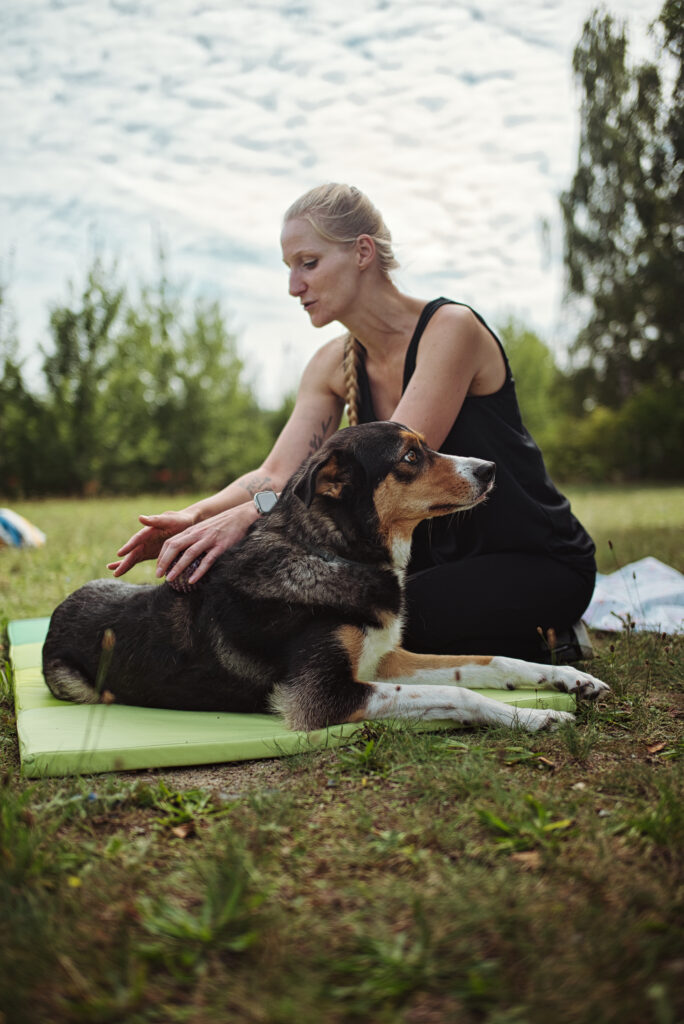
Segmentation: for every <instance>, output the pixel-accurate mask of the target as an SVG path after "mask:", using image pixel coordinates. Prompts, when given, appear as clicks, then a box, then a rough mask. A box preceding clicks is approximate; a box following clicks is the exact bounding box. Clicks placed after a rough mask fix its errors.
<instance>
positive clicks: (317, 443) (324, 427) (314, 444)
mask: <svg viewBox="0 0 684 1024" xmlns="http://www.w3.org/2000/svg"><path fill="white" fill-rule="evenodd" d="M331 423H332V416H329V417H328V419H327V421H326V422H325V423H324V422H323V420H321V432H320V434H317V433H316V431H315V430H314V432H313V434H312V435H311V440H310V441H309V451H310V452H311V453H312V454H313V453H314V452H317V451H318V449H319V448H320V447H321V445H322V444H323V442H324V441H325V439H326V437H327V435H328V428H329V427H330V424H331Z"/></svg>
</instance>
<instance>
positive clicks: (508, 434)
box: [109, 185, 596, 661]
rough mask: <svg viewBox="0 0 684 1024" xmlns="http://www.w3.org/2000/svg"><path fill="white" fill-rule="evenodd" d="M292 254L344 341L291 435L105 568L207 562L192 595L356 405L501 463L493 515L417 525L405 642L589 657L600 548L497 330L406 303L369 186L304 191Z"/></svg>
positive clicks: (327, 361)
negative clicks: (586, 632) (584, 650)
mask: <svg viewBox="0 0 684 1024" xmlns="http://www.w3.org/2000/svg"><path fill="white" fill-rule="evenodd" d="M281 244H282V251H283V259H284V262H285V264H286V265H287V266H288V268H289V274H290V294H291V295H293V296H294V297H295V298H297V299H299V301H300V303H301V304H302V306H303V308H304V310H305V312H306V313H307V314H308V316H309V319H310V321H311V323H312V324H313V325H314V326H315V327H325V326H327V325H328V324H330V323H332V322H333V321H339V322H340V323H342V324H343V325H344V327H345V328H346V329H347V332H348V333H345V334H344V335H341V336H339V337H337V338H334V339H333V340H332V341H329V342H327V344H325V345H323V346H322V347H321V348H320V349H319V350H318V351H317V352H316V353H315V355H314V356H313V358H312V359H311V361H310V362H309V364H308V365H307V367H306V369H305V371H304V374H303V376H302V381H301V385H300V388H299V391H298V395H297V400H296V404H295V407H294V410H293V412H292V415H291V417H290V419H289V421H288V423H287V424H286V426H285V427H284V429H283V431H282V433H281V434H280V437H279V438H278V440H277V441H276V443H275V445H274V447H273V449H272V451H271V452H270V454H269V455H268V456H267V457H266V459H265V460H264V462H263V463H262V465H261V466H260V467H259V468H258V469H257V470H256V471H255V472H252V473H246V474H245V475H243V476H242V477H240V478H239V479H238V480H235V481H234V482H233V483H231V484H230V485H229V486H227V487H226V488H224V489H223V490H222V491H220V492H219V493H218V494H215V495H213V496H212V497H210V498H205V499H204V500H202V501H200V502H197V503H196V504H194V505H190V506H188V507H187V508H186V509H184V510H182V511H180V512H164V513H162V514H160V515H154V516H140V521H141V522H142V523H143V524H144V525H143V529H141V530H140V531H138V533H136V534H135V535H134V536H133V537H132V538H131V539H130V540H129V541H128V543H127V544H125V545H124V546H123V547H122V548H121V550H120V551H119V558H120V561H117V562H112V563H110V565H109V568H110V569H113V570H114V574H115V575H116V576H121V575H122V574H123V573H125V572H127V571H128V569H130V568H131V566H133V565H135V564H136V563H137V562H139V561H141V560H144V559H147V558H155V557H156V558H157V576H158V577H161V576H164V575H166V578H167V581H168V582H170V583H172V584H173V582H174V580H176V581H177V580H178V577H179V575H180V574H181V573H183V572H184V570H186V569H187V567H188V566H190V565H191V564H192V563H194V561H195V560H196V559H198V558H199V557H200V556H203V558H202V561H201V563H200V564H198V565H197V566H196V567H195V568H194V569H193V570H191V573H190V576H189V583H190V584H193V583H196V582H197V581H198V580H199V579H200V578H201V576H202V575H203V574H204V573H205V572H206V571H207V570H208V569H209V568H210V566H211V565H212V563H213V562H214V561H215V559H216V558H217V557H218V555H219V554H221V552H223V551H225V550H226V549H227V548H228V547H230V546H231V545H232V544H235V543H236V542H237V541H238V540H240V538H241V537H243V536H244V534H245V532H246V531H247V529H248V528H249V526H250V525H251V524H252V522H254V520H255V518H256V516H257V515H258V514H259V513H258V511H257V509H256V507H255V505H254V503H253V501H252V498H253V496H254V494H255V493H256V492H258V491H262V490H265V489H269V490H273V491H279V490H280V489H281V488H282V487H283V486H284V484H285V482H286V481H287V480H288V478H289V477H290V476H291V475H292V473H293V472H294V471H295V469H297V467H298V466H299V465H300V464H301V462H302V461H303V460H304V458H305V457H306V456H307V455H308V454H310V453H311V451H313V450H315V449H316V448H317V447H319V446H320V445H321V444H322V442H323V441H324V440H325V438H326V437H328V436H329V435H330V434H332V433H333V432H334V431H335V430H337V428H338V426H339V424H340V420H341V417H342V413H343V410H344V407H345V404H346V405H347V407H348V413H349V420H350V422H351V423H355V422H369V421H372V420H379V419H380V420H381V419H392V420H396V421H398V422H400V423H404V424H406V425H407V426H409V427H412V428H413V429H415V430H419V431H421V432H422V433H423V434H424V436H425V438H426V439H427V442H428V444H429V445H430V446H431V447H433V448H436V449H439V450H441V451H444V452H447V453H451V454H459V455H468V456H476V457H478V458H482V459H487V460H491V461H493V462H495V463H496V466H497V478H496V479H497V484H496V489H495V491H494V494H493V496H492V497H491V498H490V499H489V501H488V503H487V504H486V505H484V506H481V507H480V508H478V509H476V510H474V511H473V512H470V513H468V516H467V517H463V518H460V519H456V520H454V519H453V518H452V517H448V518H446V519H440V520H434V521H433V522H431V523H429V524H427V523H424V524H421V526H419V527H418V530H417V531H416V534H415V536H414V544H413V549H412V558H411V563H410V566H409V574H408V579H407V607H408V616H407V627H406V636H405V645H406V646H407V647H409V648H410V649H413V650H416V651H431V652H435V653H440V652H443V653H473V654H477V653H487V654H506V655H509V656H511V657H520V658H527V659H529V660H533V661H539V660H543V659H544V654H545V652H546V654H547V656H548V643H549V638H550V640H551V646H553V645H554V639H553V638H554V637H558V638H559V640H558V648H557V650H556V656H557V655H558V654H561V655H563V654H564V655H565V657H566V658H568V659H570V658H576V657H578V656H579V653H580V652H579V651H577V650H576V649H573V636H572V632H571V624H572V623H575V622H577V620H579V618H580V616H581V614H582V612H583V611H584V609H585V608H586V606H587V605H588V603H589V600H590V598H591V595H592V592H593V587H594V578H595V571H596V570H595V562H594V544H593V542H592V540H591V538H590V537H589V536H588V534H587V533H586V531H585V530H584V529H583V527H582V526H581V525H580V524H579V523H578V522H577V520H576V519H575V518H574V516H573V515H572V514H571V512H570V506H569V503H568V502H567V500H566V499H565V498H564V497H563V496H562V495H561V494H560V493H559V492H558V491H557V490H556V488H555V487H554V486H553V484H552V483H551V481H550V479H549V477H548V475H547V473H546V470H545V467H544V463H543V459H542V456H541V453H540V451H539V449H538V448H537V446H536V445H535V444H534V442H533V441H532V439H531V437H530V436H529V434H528V433H527V431H526V430H525V428H524V426H523V424H522V422H521V419H520V413H519V410H518V405H517V400H516V397H515V388H514V383H513V378H512V376H511V372H510V369H509V366H508V362H507V359H506V356H505V353H504V351H503V348H502V346H501V343H500V342H499V340H498V339H497V338H496V336H495V335H494V333H493V332H492V331H491V330H490V329H489V327H488V326H487V325H486V323H485V322H484V320H483V319H482V318H481V317H480V316H479V314H477V313H475V312H474V311H472V310H471V309H470V308H469V307H467V306H465V305H463V304H460V303H455V302H452V301H450V300H447V299H437V300H433V301H432V302H429V303H426V302H425V301H423V300H421V299H415V298H413V297H411V296H409V295H406V294H404V293H403V292H401V291H399V289H398V288H397V287H396V285H395V284H394V282H393V280H392V278H391V276H390V272H391V270H393V269H394V268H395V267H396V266H397V262H396V260H395V258H394V255H393V253H392V244H391V237H390V233H389V231H388V230H387V228H386V226H385V224H384V222H383V220H382V217H381V216H380V214H379V212H378V211H377V210H376V209H375V207H374V206H373V205H372V204H371V203H370V201H369V200H368V199H367V198H366V196H364V195H363V194H362V193H361V192H359V190H358V189H355V188H350V187H348V186H346V185H324V186H321V187H319V188H316V189H312V190H311V191H310V192H307V193H306V194H305V195H304V196H302V197H301V199H299V200H298V201H297V202H296V203H294V204H293V206H291V207H290V209H289V210H288V211H287V213H286V214H285V218H284V223H283V230H282V236H281ZM176 559H177V561H175V560H176ZM174 562H175V564H173V567H172V563H174ZM187 575H188V574H187V573H186V574H185V576H186V577H187ZM564 645H565V646H564Z"/></svg>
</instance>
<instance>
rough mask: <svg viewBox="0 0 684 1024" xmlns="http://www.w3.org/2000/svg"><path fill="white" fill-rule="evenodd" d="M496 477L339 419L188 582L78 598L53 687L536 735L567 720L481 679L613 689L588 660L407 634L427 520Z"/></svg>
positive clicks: (86, 697) (119, 587)
mask: <svg viewBox="0 0 684 1024" xmlns="http://www.w3.org/2000/svg"><path fill="white" fill-rule="evenodd" d="M494 476H495V467H494V465H493V463H491V462H483V461H481V460H479V459H473V458H460V457H454V456H450V455H443V454H441V453H438V452H435V451H432V450H431V449H429V448H428V446H427V444H426V443H425V441H424V439H423V438H422V437H421V436H420V435H419V434H418V433H416V432H414V431H412V430H409V429H408V428H406V427H404V426H401V425H400V424H397V423H393V422H379V423H373V424H365V425H362V426H356V427H348V428H346V429H344V430H340V431H338V432H337V433H335V434H334V435H333V436H332V437H330V438H329V439H328V440H327V441H326V442H325V443H324V444H323V445H322V446H321V447H320V448H319V449H318V451H317V452H315V453H314V454H313V455H312V456H310V457H309V459H308V460H307V461H306V462H305V463H303V465H302V466H301V467H300V469H299V470H298V471H297V472H296V473H295V474H294V476H293V477H292V478H291V479H290V481H289V482H288V483H287V485H286V486H285V488H284V489H283V492H282V494H281V496H280V499H279V500H278V501H277V503H276V504H275V505H274V507H273V508H272V510H271V511H269V512H267V513H266V514H264V515H263V516H261V518H259V519H258V520H257V521H256V522H255V523H254V525H253V526H252V527H251V528H250V530H249V531H248V533H247V535H246V536H245V537H244V539H243V540H242V541H240V542H239V543H238V544H236V545H235V546H234V547H232V548H230V549H229V550H228V551H226V552H225V553H224V554H222V555H221V556H220V557H219V558H218V559H217V560H216V562H215V563H214V565H213V566H212V567H211V569H210V570H209V571H208V572H207V574H206V575H205V576H204V577H202V578H201V579H200V581H199V582H198V584H197V585H196V586H195V587H194V588H192V589H190V590H189V592H187V593H178V592H177V591H176V590H174V589H172V587H171V586H170V585H168V584H166V583H164V584H149V585H132V584H126V583H122V582H121V581H118V580H94V581H92V582H90V583H87V584H86V585H85V586H83V587H81V588H80V589H79V590H77V591H75V592H74V593H73V594H71V596H69V597H67V598H66V600H65V601H64V602H63V603H62V604H60V605H59V607H58V608H57V609H56V610H55V612H54V614H53V615H52V619H51V622H50V627H49V630H48V634H47V637H46V640H45V644H44V648H43V672H44V675H45V679H46V682H47V684H48V686H49V688H50V690H51V691H52V693H53V694H54V695H55V696H56V697H59V698H62V699H64V700H71V701H78V702H84V703H95V702H98V701H101V700H102V699H103V693H104V695H105V698H106V699H107V700H108V701H111V700H116V701H117V702H119V703H123V704H134V705H138V706H144V707H160V708H172V709H184V710H198V711H230V712H253V713H267V712H273V713H278V714H280V715H282V716H283V717H284V719H285V721H286V723H287V725H288V726H289V727H290V728H292V729H297V730H307V731H309V730H314V729H319V728H322V727H325V726H329V725H334V724H338V723H343V722H359V721H364V720H375V719H412V720H430V719H450V720H453V721H457V722H463V723H471V724H472V723H485V724H487V723H489V724H496V725H501V724H504V725H517V726H521V727H523V728H525V729H527V730H530V731H536V730H537V729H541V728H544V727H546V726H550V725H552V724H554V723H558V722H562V721H564V720H567V719H571V718H572V716H571V715H569V714H567V713H565V712H561V711H556V710H548V709H547V710H542V709H536V708H516V707H513V706H509V705H507V704H504V703H500V702H498V701H495V700H492V699H490V698H487V697H485V696H483V695H482V694H480V693H477V692H476V691H475V690H472V689H468V687H469V686H475V687H478V688H485V689H486V688H497V689H516V688H517V687H519V686H527V687H535V686H545V685H548V684H550V685H552V686H553V687H555V688H557V689H558V690H561V691H564V692H568V693H575V694H577V695H579V696H582V697H590V698H593V697H596V696H598V695H599V694H600V693H602V692H604V691H605V690H607V689H608V687H607V686H606V685H605V684H604V683H602V682H601V681H600V680H598V679H596V678H594V677H593V676H591V675H589V674H588V673H585V672H580V671H578V670H577V669H575V668H570V667H567V666H563V667H561V666H549V665H537V664H532V663H530V662H523V661H518V660H515V659H512V658H506V657H495V656H487V657H483V656H472V657H469V656H458V655H453V656H452V655H434V656H433V655H421V654H413V653H411V652H409V651H406V650H403V649H402V647H401V646H400V641H401V635H402V616H403V611H404V597H403V582H404V575H405V572H406V567H407V564H408V561H409V557H410V552H411V536H412V533H413V530H414V528H415V527H416V525H417V524H418V523H419V522H421V521H422V520H423V519H426V518H431V517H434V516H442V515H448V514H450V513H453V512H457V511H460V510H463V509H470V508H473V507H474V506H476V505H477V504H479V503H480V502H482V501H484V500H485V499H486V497H487V495H488V494H489V493H490V491H491V490H492V488H493V486H494ZM112 643H113V648H112ZM104 665H106V678H103V675H104V669H103V666H104ZM105 687H106V689H105Z"/></svg>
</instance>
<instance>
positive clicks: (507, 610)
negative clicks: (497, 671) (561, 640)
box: [404, 552, 595, 661]
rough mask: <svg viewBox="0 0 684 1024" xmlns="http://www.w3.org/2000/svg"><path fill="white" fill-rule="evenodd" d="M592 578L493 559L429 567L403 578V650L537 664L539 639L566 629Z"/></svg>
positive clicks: (528, 559) (545, 561)
mask: <svg viewBox="0 0 684 1024" xmlns="http://www.w3.org/2000/svg"><path fill="white" fill-rule="evenodd" d="M594 582H595V575H594V574H593V573H592V572H590V571H587V572H580V571H578V570H577V569H572V568H570V567H569V566H567V565H564V564H563V563H562V562H557V561H556V560H555V559H553V558H549V557H547V556H544V555H531V554H523V553H517V552H515V553H499V554H491V555H479V556H477V557H474V558H465V559H463V560H462V561H457V562H448V563H445V564H444V565H436V566H433V567H431V568H429V569H423V570H422V571H421V572H417V573H413V574H411V575H409V576H408V577H407V583H406V598H407V611H408V615H407V623H406V628H405V630H404V647H406V648H407V649H408V650H410V651H417V652H421V653H431V654H504V655H508V656H509V657H511V658H523V659H525V660H526V661H544V660H547V659H545V657H544V655H545V654H548V649H547V647H546V644H545V643H544V642H543V641H542V639H541V638H540V636H539V632H538V627H541V629H542V630H543V632H544V635H546V633H547V631H548V629H549V628H553V629H554V630H555V631H556V632H557V633H559V634H560V633H561V632H562V631H563V630H564V629H567V628H568V627H570V626H572V625H573V623H575V622H577V620H578V619H579V618H580V617H581V615H582V613H583V612H584V610H585V609H586V607H587V605H588V604H589V602H590V600H591V596H592V593H593V590H594Z"/></svg>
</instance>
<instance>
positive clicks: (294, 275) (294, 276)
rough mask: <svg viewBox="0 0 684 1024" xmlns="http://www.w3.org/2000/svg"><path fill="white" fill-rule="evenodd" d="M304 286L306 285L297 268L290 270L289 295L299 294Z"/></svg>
mask: <svg viewBox="0 0 684 1024" xmlns="http://www.w3.org/2000/svg"><path fill="white" fill-rule="evenodd" d="M305 288H306V285H305V284H304V281H303V280H302V275H301V274H300V273H299V271H298V270H291V271H290V295H294V296H297V295H301V294H302V292H303V291H304V290H305Z"/></svg>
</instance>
